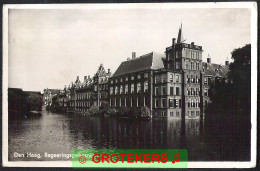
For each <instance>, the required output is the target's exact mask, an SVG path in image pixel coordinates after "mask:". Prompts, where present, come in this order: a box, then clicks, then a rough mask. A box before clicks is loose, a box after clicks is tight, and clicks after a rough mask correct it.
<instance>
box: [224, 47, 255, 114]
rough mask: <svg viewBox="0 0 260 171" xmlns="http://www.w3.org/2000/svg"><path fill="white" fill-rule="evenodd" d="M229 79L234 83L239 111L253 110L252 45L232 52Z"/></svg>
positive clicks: (234, 95) (235, 98)
mask: <svg viewBox="0 0 260 171" xmlns="http://www.w3.org/2000/svg"><path fill="white" fill-rule="evenodd" d="M231 54H232V59H233V60H234V62H233V63H231V64H230V66H229V69H230V71H229V74H228V76H229V79H230V80H232V81H233V97H234V102H235V105H236V109H237V111H238V112H239V111H247V112H249V113H250V109H251V44H247V45H245V46H244V47H242V48H237V49H234V50H233V51H232V53H231Z"/></svg>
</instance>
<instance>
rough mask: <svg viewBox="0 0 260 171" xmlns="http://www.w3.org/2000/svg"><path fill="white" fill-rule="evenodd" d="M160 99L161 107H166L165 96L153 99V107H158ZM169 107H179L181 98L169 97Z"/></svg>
mask: <svg viewBox="0 0 260 171" xmlns="http://www.w3.org/2000/svg"><path fill="white" fill-rule="evenodd" d="M160 100H161V108H167V101H166V98H162V99H158V98H156V99H154V107H155V108H158V107H160V106H159V103H160ZM169 108H181V99H169Z"/></svg>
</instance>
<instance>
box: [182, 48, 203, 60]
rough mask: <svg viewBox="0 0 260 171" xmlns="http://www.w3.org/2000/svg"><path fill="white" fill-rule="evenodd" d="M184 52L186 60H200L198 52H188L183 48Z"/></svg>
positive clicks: (188, 50)
mask: <svg viewBox="0 0 260 171" xmlns="http://www.w3.org/2000/svg"><path fill="white" fill-rule="evenodd" d="M184 50H185V51H186V57H187V58H192V59H199V58H200V52H199V51H194V50H190V49H187V48H185V49H184Z"/></svg>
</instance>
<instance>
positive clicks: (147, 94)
mask: <svg viewBox="0 0 260 171" xmlns="http://www.w3.org/2000/svg"><path fill="white" fill-rule="evenodd" d="M202 53H203V49H202V46H199V45H197V44H195V43H194V42H191V43H190V44H189V43H186V42H185V40H184V38H183V33H182V26H181V27H180V28H179V32H178V36H177V40H176V39H175V38H173V39H172V44H171V46H169V47H166V49H165V53H164V54H161V53H157V52H151V53H148V54H145V55H142V56H139V57H136V53H135V52H132V58H131V59H130V58H127V60H126V61H123V62H122V63H121V64H120V65H119V67H118V68H117V70H116V71H115V73H114V74H113V75H112V74H111V72H110V70H109V69H108V71H106V70H105V68H104V66H103V64H101V65H100V66H99V67H98V70H97V72H96V73H95V74H94V76H93V77H92V78H91V77H90V76H88V77H87V76H85V77H84V81H83V82H82V83H81V81H80V80H79V77H77V79H76V81H75V82H72V83H71V84H70V85H69V86H68V87H67V88H65V89H64V91H63V92H62V93H60V94H59V95H60V96H58V97H59V98H58V99H59V103H60V105H63V106H66V107H67V109H68V111H74V112H75V111H76V112H87V111H88V110H89V109H90V108H91V106H97V107H101V106H102V105H103V104H106V103H107V104H108V105H109V106H110V108H114V109H117V111H122V109H124V108H127V109H128V110H130V111H131V112H133V113H135V112H141V110H142V108H144V107H145V108H148V109H149V110H150V113H151V114H152V116H153V117H167V118H178V119H180V118H184V119H199V118H204V113H205V109H206V108H207V106H208V104H209V103H211V101H210V97H209V94H210V93H209V89H210V86H211V85H212V84H214V83H216V82H218V81H227V73H228V66H229V62H228V61H226V63H225V65H219V64H213V63H211V58H210V57H209V56H208V58H207V62H202ZM47 90H48V89H47ZM47 90H44V91H45V92H46V93H45V94H46V97H45V96H44V100H45V103H46V104H50V103H51V101H50V100H49V97H50V93H49V92H50V91H47ZM52 94H53V93H52Z"/></svg>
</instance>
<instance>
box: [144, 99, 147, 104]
mask: <svg viewBox="0 0 260 171" xmlns="http://www.w3.org/2000/svg"><path fill="white" fill-rule="evenodd" d="M146 103H147V97H144V106H146V105H147V104H146Z"/></svg>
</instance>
